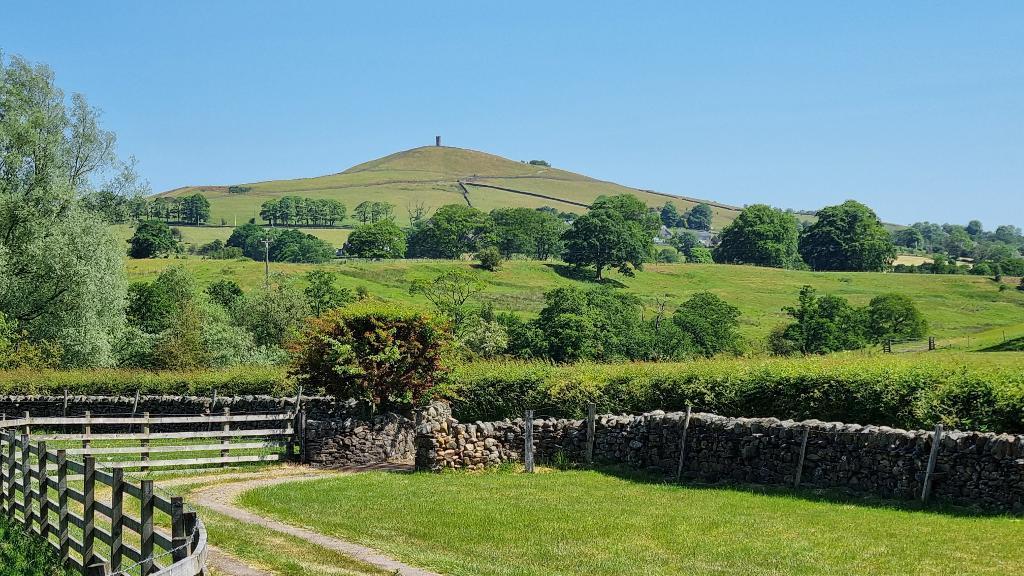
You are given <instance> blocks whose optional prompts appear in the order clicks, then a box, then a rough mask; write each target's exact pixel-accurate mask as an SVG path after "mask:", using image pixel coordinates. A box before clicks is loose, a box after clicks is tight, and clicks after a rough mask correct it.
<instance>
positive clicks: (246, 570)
mask: <svg viewBox="0 0 1024 576" xmlns="http://www.w3.org/2000/svg"><path fill="white" fill-rule="evenodd" d="M369 469H374V470H380V469H382V467H374V468H367V469H346V470H341V471H337V472H313V471H311V470H309V469H308V468H297V467H296V468H291V469H284V470H281V471H279V472H275V473H271V474H269V475H268V474H266V473H262V474H245V473H243V474H237V475H225V476H223V477H218V480H226V479H228V478H230V480H229V481H227V482H221V483H218V484H214V485H213V486H209V487H206V488H199V489H197V490H196V491H194V492H192V494H191V496H190V498H189V499H190V500H191V501H192V502H194V503H195V504H197V505H199V506H204V507H206V508H209V509H211V510H213V511H214V512H217V513H219V514H223V515H225V516H228V517H230V518H233V519H235V520H237V521H239V522H245V523H248V524H256V525H258V526H262V527H264V528H267V529H269V530H273V531H275V532H280V533H282V534H287V535H289V536H294V537H296V538H300V539H302V540H305V541H306V542H309V543H310V544H313V545H315V546H320V547H322V548H327V549H329V550H333V551H336V552H340V553H342V554H345V555H346V556H350V557H352V558H355V559H356V560H360V561H362V562H365V563H367V564H371V565H373V566H377V567H379V568H382V569H384V570H389V571H395V572H396V573H397V574H401V575H403V576H440V575H439V574H438V573H436V572H431V571H429V570H424V569H422V568H416V567H414V566H409V565H408V564H404V563H402V562H399V561H398V560H395V559H393V558H391V557H389V556H386V555H384V554H383V553H381V552H380V551H378V550H374V549H373V548H369V547H367V546H362V545H360V544H356V543H354V542H348V541H346V540H341V539H340V538H335V537H333V536H327V535H324V534H320V533H319V532H315V531H313V530H309V529H307V528H302V527H299V526H293V525H291V524H286V523H284V522H280V521H278V520H274V519H271V518H266V517H264V516H260V515H258V514H255V513H253V512H250V511H248V510H245V509H243V508H240V507H238V506H236V505H235V503H234V501H235V499H236V498H237V497H238V496H240V495H241V494H242V493H243V492H247V491H249V490H252V489H255V488H263V487H266V486H273V485H276V484H282V483H285V482H299V481H304V480H316V479H320V478H328V477H331V476H336V475H337V474H339V473H342V474H344V473H353V472H360V471H364V470H369ZM383 469H388V470H405V469H407V467H404V466H387V467H383ZM189 480H191V481H192V482H194V481H195V479H179V480H176V481H168V482H166V483H164V485H173V484H174V483H179V484H183V483H186V482H187V481H189ZM210 564H211V566H213V567H214V568H215V569H216V570H217V571H218V572H222V573H224V574H226V575H227V576H272V575H271V574H268V573H266V572H263V571H260V570H256V569H254V568H252V567H249V566H247V565H245V564H244V563H242V562H240V561H238V560H237V559H235V558H234V557H232V556H229V555H227V554H224V553H223V551H220V550H216V549H212V550H211V556H210Z"/></svg>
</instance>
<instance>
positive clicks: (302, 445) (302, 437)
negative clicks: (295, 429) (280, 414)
mask: <svg viewBox="0 0 1024 576" xmlns="http://www.w3.org/2000/svg"><path fill="white" fill-rule="evenodd" d="M305 463H306V410H305V409H303V410H299V464H305Z"/></svg>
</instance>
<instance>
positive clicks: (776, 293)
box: [127, 258, 1024, 349]
mask: <svg viewBox="0 0 1024 576" xmlns="http://www.w3.org/2000/svg"><path fill="white" fill-rule="evenodd" d="M175 264H184V265H186V266H187V267H188V268H189V269H190V270H192V271H193V272H194V273H195V274H196V275H197V277H198V278H199V280H200V282H201V283H204V284H205V283H209V282H213V281H215V280H218V279H221V278H229V279H232V280H235V281H236V282H238V283H239V284H241V285H242V286H243V287H245V288H247V289H249V288H253V287H256V286H259V285H260V284H261V283H262V281H263V264H262V263H260V262H254V261H250V260H229V261H224V260H201V259H197V258H190V259H187V260H129V261H128V262H127V266H128V272H129V275H130V276H131V277H132V278H133V279H139V278H146V279H152V278H154V277H156V275H157V274H159V272H160V271H161V270H162V269H164V268H166V267H168V266H172V265H175ZM471 266H472V265H471V263H469V262H453V261H447V260H393V261H383V262H333V263H330V264H325V265H323V266H322V267H323V268H325V269H327V270H331V271H333V272H335V273H337V274H338V277H339V283H340V284H342V285H344V286H349V287H352V288H355V287H357V286H365V287H366V288H368V289H369V290H370V292H371V293H372V294H374V295H375V296H377V297H381V298H386V299H391V300H397V301H408V302H410V303H411V304H414V305H419V306H426V305H427V304H426V301H425V300H423V299H422V298H421V297H412V296H410V295H409V293H408V289H409V284H410V283H411V282H412V280H414V279H416V278H432V277H433V276H435V275H436V274H438V273H440V272H441V271H443V270H446V269H451V268H461V269H467V270H468V269H471ZM315 267H316V266H314V265H310V264H285V263H272V264H271V270H272V271H276V272H282V273H286V274H295V275H300V274H304V273H306V272H308V271H309V270H312V269H313V268H315ZM480 276H481V277H482V278H483V279H485V280H486V282H487V289H486V290H485V291H484V292H483V293H482V294H481V296H480V298H481V299H484V300H487V301H490V302H492V303H493V304H494V306H495V308H497V309H499V310H516V311H521V312H524V313H527V314H533V313H536V312H537V311H539V310H540V308H541V307H542V306H543V293H544V292H545V291H546V290H550V289H551V288H553V287H556V286H563V285H573V284H574V285H578V286H588V285H592V283H590V282H588V281H585V280H576V279H573V274H572V273H571V271H569V270H567V269H566V268H565V267H564V266H563V265H561V264H559V263H554V262H534V261H511V262H506V263H505V264H504V266H503V267H502V269H501V270H500V271H498V272H494V273H490V272H480ZM609 276H610V280H611V281H612V282H617V283H619V284H620V285H621V286H622V289H624V290H628V291H631V292H634V293H636V294H637V295H639V296H640V297H641V298H642V299H643V301H644V302H645V303H646V304H647V305H648V306H649V307H650V309H651V310H653V309H654V306H655V302H656V300H658V299H663V300H666V301H667V302H668V303H669V309H674V307H675V306H676V305H677V304H679V303H680V302H682V301H683V300H684V299H685V298H687V297H688V296H689V295H691V294H693V293H694V292H697V291H700V290H711V291H713V292H715V293H716V294H718V295H719V296H721V297H723V298H725V299H726V300H728V301H729V302H731V303H733V304H735V305H736V306H738V307H739V308H740V309H741V310H742V312H743V316H742V318H741V320H742V323H743V332H744V333H745V334H746V335H747V336H750V337H755V338H760V337H763V336H765V335H767V334H768V332H769V331H771V329H772V328H773V327H775V326H776V325H778V324H781V323H783V322H786V321H787V319H786V316H785V314H784V313H783V312H782V307H783V306H787V305H791V304H793V303H794V302H795V301H796V296H797V292H798V291H799V290H800V287H801V286H803V285H804V284H810V285H812V286H814V287H815V288H817V289H818V290H819V291H821V292H825V293H830V294H838V295H841V296H844V297H847V298H849V299H850V300H851V301H852V302H853V303H854V304H857V305H863V304H866V303H867V302H868V301H869V300H870V299H871V298H872V297H873V296H875V295H878V294H882V293H885V292H900V293H904V294H907V295H909V296H911V297H912V298H913V299H914V300H915V301H916V302H917V304H918V305H919V306H920V307H921V309H922V310H923V311H924V314H925V316H926V317H927V318H928V321H929V322H930V324H931V329H930V333H932V334H934V335H935V336H937V337H938V338H939V339H940V345H943V344H956V345H957V346H958V347H960V348H965V347H967V345H968V344H969V345H970V348H972V349H973V348H976V347H978V346H981V345H985V344H986V343H987V345H994V344H997V343H999V342H1000V341H1001V340H1002V337H1003V332H1005V333H1006V336H1007V337H1009V338H1014V337H1017V336H1022V335H1024V292H1020V291H1018V290H1007V291H1003V292H1000V291H999V290H998V289H997V286H996V284H995V283H994V282H992V281H991V280H989V279H987V278H981V277H976V276H934V275H925V274H920V275H918V274H874V273H841V272H840V273H826V272H798V271H792V270H779V269H774V268H756V267H751V266H725V265H715V264H707V265H699V264H659V265H648V266H645V268H644V271H642V272H639V273H637V276H636V277H635V278H627V277H625V276H621V275H618V274H610V275H609ZM968 336H970V338H971V340H970V342H968V340H967V338H968Z"/></svg>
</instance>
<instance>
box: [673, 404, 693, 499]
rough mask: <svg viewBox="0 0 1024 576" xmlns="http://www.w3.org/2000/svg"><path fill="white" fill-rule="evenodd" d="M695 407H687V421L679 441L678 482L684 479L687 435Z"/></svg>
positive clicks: (684, 422)
mask: <svg viewBox="0 0 1024 576" xmlns="http://www.w3.org/2000/svg"><path fill="white" fill-rule="evenodd" d="M692 410H693V407H691V406H687V407H686V419H684V420H683V434H682V437H681V438H680V439H679V465H678V466H676V481H677V482H678V481H679V480H682V479H683V466H685V465H686V435H687V434H689V432H690V413H691V412H692Z"/></svg>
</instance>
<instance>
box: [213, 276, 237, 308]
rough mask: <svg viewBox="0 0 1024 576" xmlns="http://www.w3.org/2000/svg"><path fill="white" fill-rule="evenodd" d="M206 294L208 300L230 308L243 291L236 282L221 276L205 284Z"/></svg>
mask: <svg viewBox="0 0 1024 576" xmlns="http://www.w3.org/2000/svg"><path fill="white" fill-rule="evenodd" d="M206 294H207V295H208V296H209V297H210V300H212V301H213V302H215V303H216V304H220V305H221V306H223V307H224V308H227V309H229V310H230V309H231V308H232V307H233V306H234V305H235V302H238V299H239V298H241V297H242V295H243V292H242V287H241V286H239V285H238V283H237V282H235V281H234V280H228V279H226V278H222V279H220V280H217V281H216V282H214V283H213V284H210V285H209V286H207V287H206Z"/></svg>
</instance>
